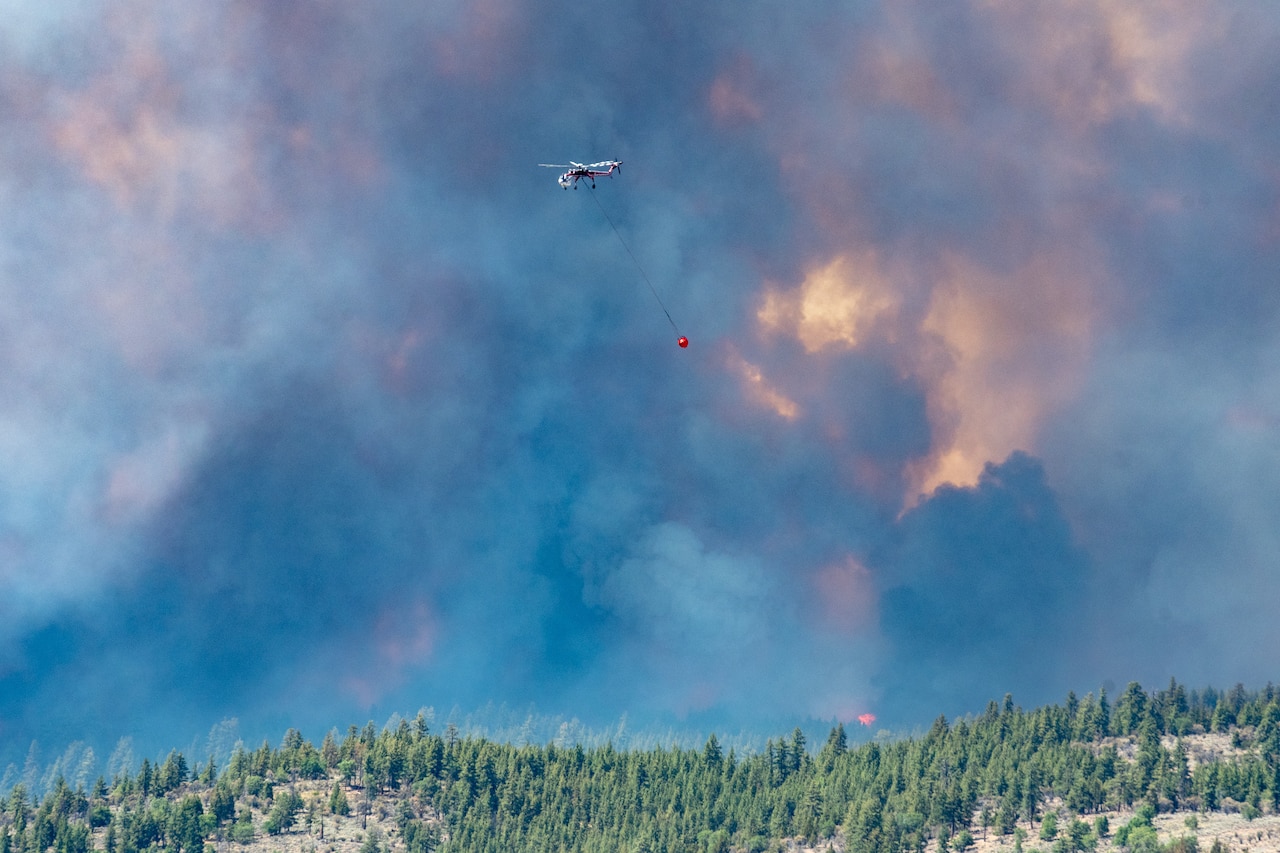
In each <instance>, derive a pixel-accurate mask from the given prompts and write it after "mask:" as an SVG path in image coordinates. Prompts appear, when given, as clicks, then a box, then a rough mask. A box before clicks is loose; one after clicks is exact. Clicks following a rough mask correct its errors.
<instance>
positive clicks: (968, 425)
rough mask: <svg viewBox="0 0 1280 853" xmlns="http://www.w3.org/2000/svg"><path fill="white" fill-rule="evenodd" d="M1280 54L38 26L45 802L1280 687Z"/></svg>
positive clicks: (1149, 30)
mask: <svg viewBox="0 0 1280 853" xmlns="http://www.w3.org/2000/svg"><path fill="white" fill-rule="evenodd" d="M1277 37H1280V7H1277V6H1274V5H1272V4H1265V3H1248V2H1226V3H1213V4H1206V3H1202V2H1192V0H1174V1H1173V2H1168V0H1161V2H1154V0H1153V2H1145V0H1137V1H1136V2H1131V3H1124V4H1116V3H1111V2H1106V0H1069V2H1068V1H1066V0H1064V2H1055V3H1026V2H1023V1H1022V0H956V2H949V3H945V4H939V3H935V2H932V0H863V2H829V0H798V2H794V3H787V4H779V3H772V2H754V1H753V0H709V2H705V3H700V4H696V5H695V6H690V5H689V4H687V3H675V2H666V0H650V2H629V1H628V0H622V2H617V3H613V4H609V5H608V6H607V7H606V6H598V5H596V6H593V5H591V4H582V3H564V2H560V1H559V0H527V2H517V0H432V2H399V0H374V2H369V3H345V2H340V0H272V2H270V3H260V2H250V0H207V2H191V0H164V2H162V0H111V2H106V0H56V2H46V3H30V2H23V0H0V211H2V215H0V744H4V747H3V750H0V753H2V754H0V759H3V760H17V761H19V762H20V761H21V757H22V756H23V755H25V754H27V751H28V745H29V744H30V742H31V741H32V740H37V741H38V742H39V743H41V744H44V745H46V748H47V749H52V750H53V751H54V752H56V750H57V748H58V746H59V745H60V744H65V743H69V742H71V741H75V740H84V741H86V742H92V743H107V744H110V743H113V742H114V741H115V739H116V738H117V737H119V736H121V735H132V736H135V737H137V738H138V739H139V743H146V744H161V743H184V742H186V739H187V738H189V737H190V735H191V734H192V733H194V732H200V731H206V730H208V729H209V727H210V726H211V725H215V724H217V723H218V721H220V720H223V719H225V718H235V719H237V720H238V721H239V725H240V726H241V727H242V729H243V730H245V731H249V732H265V733H266V734H267V735H269V736H270V737H271V738H272V740H276V739H278V737H279V736H280V734H282V733H283V731H284V729H285V728H286V727H289V726H298V727H300V728H303V729H304V731H307V732H308V733H309V734H311V733H317V732H318V733H323V731H324V730H326V729H327V728H328V727H329V726H331V725H336V726H339V727H341V728H345V726H346V725H347V724H349V723H360V722H361V721H363V720H364V719H367V718H370V717H371V716H373V715H374V714H380V715H383V716H385V715H386V714H387V713H389V712H391V711H399V712H402V713H412V712H413V711H414V710H415V709H416V708H418V707H420V706H423V705H431V706H433V707H452V706H458V707H462V708H472V707H479V706H481V705H483V704H485V703H488V702H495V703H505V704H508V705H511V706H514V707H524V706H536V707H537V708H538V709H542V710H544V711H546V712H548V713H562V714H572V715H577V716H579V717H581V718H582V719H594V720H603V721H607V720H611V719H617V718H618V717H620V716H621V715H623V714H627V715H630V717H629V718H630V719H637V720H643V719H646V718H650V717H652V718H659V717H660V718H663V719H671V720H677V721H680V720H686V721H698V722H705V721H715V722H716V724H717V725H724V726H733V727H739V726H750V725H755V724H757V723H759V722H760V721H765V720H777V719H787V718H794V719H822V720H837V719H838V720H842V721H845V722H852V721H854V720H856V719H857V718H858V717H859V716H860V715H864V714H874V715H876V716H877V717H878V718H879V720H880V724H881V725H891V726H904V727H909V726H912V725H920V724H924V725H927V724H928V722H929V721H930V720H931V719H933V718H934V717H935V716H937V715H938V714H939V713H946V714H948V715H956V714H963V713H966V712H975V711H980V710H981V709H982V708H983V707H984V706H985V704H986V703H987V702H988V701H989V700H991V699H999V698H1000V697H1002V696H1003V695H1004V694H1005V693H1006V692H1011V693H1013V694H1014V696H1015V698H1016V699H1017V700H1018V701H1019V702H1020V703H1022V704H1024V705H1028V706H1030V705H1034V704H1038V703H1041V702H1048V701H1057V700H1060V699H1061V698H1062V697H1063V696H1065V694H1066V691H1068V690H1075V691H1077V692H1078V693H1080V694H1081V695H1083V693H1084V692H1087V691H1096V690H1097V689H1098V688H1099V687H1100V686H1102V685H1107V684H1110V685H1120V686H1123V685H1124V684H1126V683H1127V682H1129V681H1131V680H1138V681H1141V682H1143V683H1144V684H1145V685H1147V686H1149V687H1157V686H1161V685H1162V684H1163V683H1167V681H1168V679H1169V678H1170V677H1177V678H1178V680H1179V681H1181V682H1184V683H1188V684H1190V685H1191V686H1205V685H1217V686H1229V685H1231V684H1234V683H1236V682H1244V683H1246V684H1249V685H1253V686H1259V685H1261V684H1262V683H1264V682H1266V681H1268V680H1270V679H1273V678H1275V676H1276V673H1277V663H1278V662H1280V651H1277V650H1278V649H1280V621H1278V620H1276V619H1275V615H1274V602H1275V601H1277V600H1280V571H1278V569H1280V565H1278V562H1280V556H1278V555H1280V324H1278V323H1277V321H1278V320H1280V316H1278V315H1280V287H1278V286H1277V285H1278V284H1280V280H1278V274H1277V270H1280V165H1278V164H1280V123H1277V122H1276V120H1275V116H1276V115H1277V114H1278V113H1280V54H1277V52H1276V51H1275V49H1274V46H1275V43H1276V39H1277ZM606 158H617V159H619V160H621V161H623V168H622V171H621V172H620V174H618V175H615V176H613V177H610V178H602V179H600V180H599V181H598V182H597V187H596V189H595V190H591V189H589V188H587V187H585V186H583V187H580V188H578V189H576V190H562V189H561V188H560V187H559V186H557V184H556V176H557V171H556V170H553V169H547V168H540V167H539V166H538V164H539V163H567V162H569V161H571V160H576V161H580V162H591V161H595V160H602V159H606ZM611 222H612V223H613V224H614V225H616V229H617V230H616V233H615V231H614V229H613V227H611V224H610V223H611ZM650 285H652V288H653V291H654V292H650V287H649V286H650ZM655 295H656V296H658V299H655V298H654V297H655ZM659 300H660V301H659ZM664 308H665V310H666V311H667V312H669V314H670V317H671V322H668V318H667V316H666V315H665V314H664ZM677 334H683V335H687V336H688V338H689V340H690V344H689V347H688V348H687V349H681V348H679V347H677V346H676V340H675V339H676V336H677ZM166 738H167V739H168V741H166V740H165V739H166ZM13 756H17V758H16V759H14V758H13Z"/></svg>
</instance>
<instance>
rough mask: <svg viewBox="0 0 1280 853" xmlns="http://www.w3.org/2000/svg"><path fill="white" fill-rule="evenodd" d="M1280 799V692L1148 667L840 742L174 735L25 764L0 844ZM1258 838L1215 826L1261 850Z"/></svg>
mask: <svg viewBox="0 0 1280 853" xmlns="http://www.w3.org/2000/svg"><path fill="white" fill-rule="evenodd" d="M1173 812H1186V813H1187V814H1188V817H1187V818H1186V819H1185V820H1184V821H1183V823H1182V824H1181V825H1183V826H1185V827H1186V830H1187V831H1186V833H1185V834H1186V836H1187V837H1185V838H1176V839H1174V840H1171V841H1170V840H1165V841H1164V843H1163V844H1162V843H1161V841H1160V838H1161V836H1160V835H1159V834H1158V833H1157V832H1156V826H1157V825H1159V822H1160V821H1161V820H1162V816H1165V815H1168V814H1169V813H1173ZM1278 812H1280V692H1278V691H1277V690H1275V689H1273V688H1272V687H1270V686H1268V687H1267V688H1266V689H1265V690H1262V691H1257V692H1249V691H1245V690H1244V689H1243V688H1239V687H1238V688H1236V689H1233V690H1231V691H1229V692H1226V693H1220V692H1217V691H1214V690H1204V691H1187V690H1185V689H1184V688H1183V687H1182V686H1181V685H1178V684H1176V683H1171V684H1170V685H1169V687H1168V688H1167V689H1165V690H1159V691H1154V692H1150V693H1148V692H1145V691H1143V689H1142V688H1141V687H1140V686H1139V685H1137V684H1131V685H1129V687H1128V689H1127V690H1125V691H1124V693H1123V694H1122V695H1121V696H1120V697H1118V699H1117V700H1116V701H1115V703H1114V705H1112V704H1111V702H1110V701H1109V700H1108V698H1107V697H1106V695H1105V693H1103V694H1101V695H1099V696H1098V697H1094V696H1093V695H1092V694H1091V695H1088V696H1086V697H1085V698H1084V699H1083V700H1080V699H1077V698H1076V697H1075V696H1074V695H1071V696H1068V697H1067V700H1066V701H1065V702H1064V703H1062V704H1059V705H1051V706H1046V707H1042V708H1038V709H1035V710H1029V711H1025V710H1022V709H1020V708H1018V707H1016V706H1015V705H1014V704H1013V701H1012V699H1011V698H1009V697H1005V700H1004V702H1003V703H996V702H992V703H990V704H989V705H988V707H987V709H986V711H985V712H984V713H983V714H981V715H979V716H977V717H974V718H966V719H962V720H958V721H955V722H954V723H952V722H948V721H947V720H946V719H944V718H939V719H938V720H937V721H935V722H934V724H933V726H932V727H931V728H930V729H929V730H928V732H927V733H926V734H924V735H923V736H920V737H915V738H906V739H900V740H885V741H883V742H873V743H867V744H863V745H861V746H858V747H856V748H851V747H850V745H849V743H848V741H847V738H846V734H845V731H844V729H843V727H842V726H840V725H837V726H835V727H834V728H833V729H832V730H831V731H830V733H829V735H828V736H827V738H826V740H825V741H824V742H822V743H818V744H811V743H809V742H807V740H806V738H805V736H804V734H803V732H801V731H800V730H799V729H796V730H795V731H793V732H792V733H790V734H789V735H787V736H784V737H781V738H778V739H776V740H772V741H770V742H769V743H768V746H767V748H766V749H765V750H764V751H763V752H762V753H760V754H757V755H750V756H741V755H735V754H734V753H733V752H732V751H729V752H728V753H726V752H725V751H724V750H723V749H722V748H721V747H720V745H719V743H718V742H717V740H716V738H715V736H714V735H713V736H711V737H710V738H709V739H708V740H707V742H706V744H705V746H704V747H703V748H701V749H696V750H690V749H650V750H642V751H641V750H636V751H619V750H617V749H614V748H613V747H611V746H604V747H600V748H593V749H589V750H587V749H583V748H582V747H570V748H565V747H556V746H554V745H546V746H511V745H504V744H501V743H495V742H492V741H488V740H484V739H477V738H462V737H459V736H458V735H457V733H456V731H455V730H452V729H449V730H446V731H444V732H439V733H437V732H433V731H430V730H429V727H428V725H427V724H426V721H425V720H424V719H423V718H421V717H419V718H418V719H416V720H414V721H412V722H409V721H406V722H402V723H401V724H400V725H399V726H398V727H397V728H395V729H386V730H383V731H377V730H376V728H375V727H374V725H373V724H372V723H370V724H369V725H367V726H365V727H364V728H363V729H358V728H357V727H355V726H352V727H351V728H349V729H348V730H347V732H346V734H345V736H339V735H338V734H337V732H336V730H335V731H334V732H331V733H330V734H329V735H328V736H327V737H326V738H325V739H324V741H323V742H322V743H321V744H320V745H319V746H316V745H313V744H312V743H310V742H308V741H306V740H304V739H303V738H302V736H301V735H300V734H299V733H298V732H297V731H294V730H290V731H289V732H288V733H286V735H285V737H284V739H283V741H282V743H281V744H280V745H279V746H278V747H274V748H273V747H271V746H270V745H268V744H263V745H262V746H261V747H260V748H258V749H255V750H252V751H249V750H245V749H242V748H241V749H237V750H236V752H235V753H234V754H233V756H232V758H231V760H230V762H229V763H228V764H227V766H226V767H224V768H219V767H216V766H214V764H213V762H212V761H208V762H205V763H204V764H195V765H192V764H189V763H188V760H187V758H186V757H185V756H183V755H182V754H180V753H177V752H173V753H171V754H170V755H169V756H168V757H167V758H166V759H164V760H163V761H161V762H157V763H152V762H151V761H143V763H142V765H141V767H140V768H138V769H137V770H136V772H134V771H130V772H126V773H121V774H119V775H117V776H116V777H115V778H113V779H110V780H107V779H99V780H98V781H97V783H96V784H95V785H93V786H92V787H91V788H90V789H89V790H84V789H81V788H72V787H70V786H68V785H67V784H65V783H63V782H59V783H58V784H56V785H55V787H54V789H53V790H52V791H51V792H49V793H48V794H47V795H46V796H44V797H43V798H42V799H41V800H40V801H39V802H34V801H33V799H32V798H31V797H30V796H29V795H28V793H27V791H26V789H25V788H24V787H23V786H21V785H19V786H17V787H15V788H14V789H13V790H12V791H11V792H9V794H8V796H7V797H6V798H5V800H4V809H3V815H2V816H0V853H44V851H49V850H55V851H57V853H87V851H89V850H102V851H106V853H141V851H146V850H149V849H155V850H162V849H163V850H173V851H183V853H192V852H193V851H201V853H203V851H204V850H205V849H207V848H208V847H209V846H210V845H212V847H213V848H215V849H217V850H219V851H227V853H233V852H234V851H235V850H238V849H241V845H244V846H245V848H246V849H248V850H261V851H275V850H295V851H300V852H301V853H311V851H318V853H327V851H335V853H337V851H357V850H359V851H362V853H380V851H405V853H427V851H431V850H437V849H438V850H441V851H504V853H505V851H524V850H528V851H559V850H566V851H570V850H572V851H579V850H580V851H652V853H657V851H729V850H750V851H763V850H771V849H784V848H785V847H788V846H790V847H797V846H811V847H815V848H816V849H818V850H826V849H828V848H830V849H833V850H837V851H839V850H847V851H854V852H855V853H906V851H923V850H925V849H926V848H928V849H930V850H936V851H938V853H946V851H956V853H964V851H966V850H970V849H973V848H990V847H991V846H993V845H1004V846H1007V847H1009V848H1010V849H1011V850H1014V851H1019V853H1021V851H1027V853H1030V851H1031V850H1032V849H1040V850H1044V851H1053V853H1079V851H1084V850H1089V849H1095V848H1099V847H1101V848H1122V849H1127V850H1134V851H1140V853H1149V851H1156V850H1158V849H1161V848H1163V849H1164V850H1167V851H1173V853H1192V851H1193V850H1195V848H1196V846H1197V844H1198V843H1203V842H1204V840H1205V839H1204V838H1203V833H1200V835H1201V840H1200V841H1199V842H1198V841H1197V838H1196V836H1197V832H1196V830H1197V827H1199V826H1201V824H1202V822H1203V824H1205V825H1208V824H1209V823H1210V822H1211V820H1210V819H1211V818H1213V817H1214V816H1215V815H1221V814H1232V815H1236V816H1237V817H1238V818H1239V820H1241V821H1244V820H1250V821H1252V820H1254V819H1259V822H1258V823H1257V824H1254V826H1257V827H1266V829H1265V832H1264V830H1262V829H1259V830H1258V831H1257V832H1256V837H1254V836H1251V838H1253V851H1254V853H1256V851H1258V850H1259V849H1263V848H1265V847H1267V845H1268V843H1270V841H1269V839H1270V837H1271V836H1270V833H1271V832H1272V831H1273V829H1272V827H1271V824H1272V823H1274V822H1276V819H1275V816H1276V815H1277V813H1278ZM1197 813H1199V814H1200V815H1201V818H1198V819H1193V818H1194V816H1195V815H1196V814H1197ZM1165 823H1166V824H1167V823H1168V820H1165ZM1166 835H1167V833H1166ZM1264 835H1265V836H1266V837H1264ZM1243 837H1244V836H1242V835H1240V834H1239V833H1237V834H1236V835H1235V836H1234V837H1233V838H1234V839H1235V840H1232V839H1226V840H1218V841H1217V842H1215V844H1214V846H1215V848H1217V851H1218V853H1220V851H1221V850H1225V849H1229V848H1235V847H1241V849H1240V851H1239V853H1245V851H1246V850H1247V849H1248V848H1247V847H1244V846H1243V845H1241V844H1240V843H1239V841H1240V839H1242V838H1243ZM1273 847H1274V845H1273Z"/></svg>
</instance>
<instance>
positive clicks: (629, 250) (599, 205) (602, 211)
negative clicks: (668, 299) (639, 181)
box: [589, 187, 685, 346]
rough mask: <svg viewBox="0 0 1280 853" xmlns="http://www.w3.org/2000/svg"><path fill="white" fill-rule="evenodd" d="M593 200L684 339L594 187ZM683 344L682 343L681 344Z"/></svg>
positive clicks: (672, 325) (659, 305) (679, 335)
mask: <svg viewBox="0 0 1280 853" xmlns="http://www.w3.org/2000/svg"><path fill="white" fill-rule="evenodd" d="M589 195H590V196H591V198H592V199H593V200H594V201H595V203H596V207H598V208H600V212H601V213H603V214H604V218H605V221H606V222H608V223H609V227H610V228H612V229H613V233H614V236H616V237H617V238H618V242H619V243H621V244H622V248H624V249H626V250H627V254H628V255H630V256H631V262H632V263H634V264H635V265H636V269H637V270H638V271H639V272H640V277H641V278H643V279H644V283H645V284H647V285H649V292H650V293H652V294H653V298H654V299H656V300H658V307H659V308H661V309H662V313H663V314H666V315H667V322H668V323H670V324H671V328H672V330H673V331H675V333H676V336H677V337H679V338H680V339H681V340H685V338H684V336H683V335H681V334H680V329H679V328H678V327H677V326H676V321H675V320H672V319H671V312H670V311H668V310H667V306H665V305H663V304H662V297H661V296H659V295H658V289H657V288H656V287H654V286H653V282H651V281H649V276H647V275H645V271H644V267H642V266H640V261H638V260H636V255H635V252H633V251H631V247H630V246H628V245H627V241H626V240H624V239H622V233H621V232H620V231H618V226H617V225H614V224H613V217H611V216H610V215H609V211H607V210H605V209H604V205H603V204H601V203H600V199H598V198H596V194H595V188H594V187H592V191H591V192H590V193H589ZM681 346H684V344H681Z"/></svg>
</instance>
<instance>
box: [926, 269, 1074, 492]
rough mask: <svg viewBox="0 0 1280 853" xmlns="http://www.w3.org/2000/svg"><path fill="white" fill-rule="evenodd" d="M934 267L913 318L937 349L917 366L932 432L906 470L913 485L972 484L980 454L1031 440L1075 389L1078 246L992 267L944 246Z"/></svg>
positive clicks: (983, 459) (990, 457)
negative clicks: (928, 445)
mask: <svg viewBox="0 0 1280 853" xmlns="http://www.w3.org/2000/svg"><path fill="white" fill-rule="evenodd" d="M943 270H944V272H943V276H944V277H943V280H942V281H941V282H940V283H939V285H938V286H937V287H936V288H935V290H934V292H933V299H932V301H931V303H930V307H929V312H928V314H927V315H926V317H925V319H924V322H923V323H922V326H921V332H923V333H924V335H926V336H929V337H932V338H934V339H936V340H937V341H939V342H940V343H941V345H942V347H943V349H944V350H945V354H946V355H945V358H944V359H942V360H940V363H934V364H928V365H921V368H920V372H921V374H922V375H923V376H924V378H925V379H926V382H927V388H928V409H929V417H930V420H931V422H932V423H933V425H934V431H935V436H936V438H935V442H936V443H935V446H934V449H933V453H931V454H930V456H929V457H928V458H927V459H923V460H919V461H918V462H917V463H916V464H915V465H914V470H913V471H912V472H911V473H912V475H913V476H912V477H911V480H912V482H913V485H914V486H915V488H916V489H917V491H918V492H919V493H921V494H928V493H929V492H932V491H933V490H934V489H936V488H937V487H938V486H940V485H942V484H943V483H952V484H955V485H966V486H967V485H973V484H975V483H977V481H978V475H979V474H981V473H982V469H983V466H984V465H986V463H987V462H998V461H1000V460H1002V459H1004V458H1005V457H1006V456H1008V455H1009V454H1010V453H1011V452H1013V451H1015V450H1031V449H1033V447H1034V444H1035V439H1036V435H1037V433H1038V431H1039V428H1040V426H1041V425H1042V424H1043V423H1044V421H1045V419H1046V418H1047V417H1048V416H1049V415H1050V414H1051V413H1052V412H1053V411H1055V410H1057V409H1059V408H1060V407H1061V406H1062V405H1064V404H1065V403H1066V402H1067V401H1069V400H1070V399H1071V398H1072V397H1073V396H1074V395H1075V394H1076V392H1077V391H1078V389H1079V385H1080V382H1081V381H1082V378H1083V372H1084V367H1085V363H1086V361H1087V358H1088V348H1089V344H1090V337H1091V329H1092V326H1093V322H1094V317H1093V306H1092V304H1091V294H1090V288H1089V279H1088V277H1087V276H1088V268H1087V266H1082V264H1081V259H1080V258H1079V257H1078V256H1074V255H1057V256H1055V255H1052V254H1042V255H1037V256H1035V257H1032V258H1031V259H1030V260H1029V261H1028V262H1027V263H1026V264H1025V265H1024V266H1023V267H1021V268H1020V269H1017V270H1016V271H1014V272H1013V273H1012V274H1010V275H1000V274H997V273H994V272H992V271H990V270H987V269H985V268H983V267H981V266H979V265H977V264H975V263H973V262H972V261H970V260H968V259H966V258H964V257H961V256H959V255H948V256H947V257H946V258H945V259H944V261H943Z"/></svg>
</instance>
